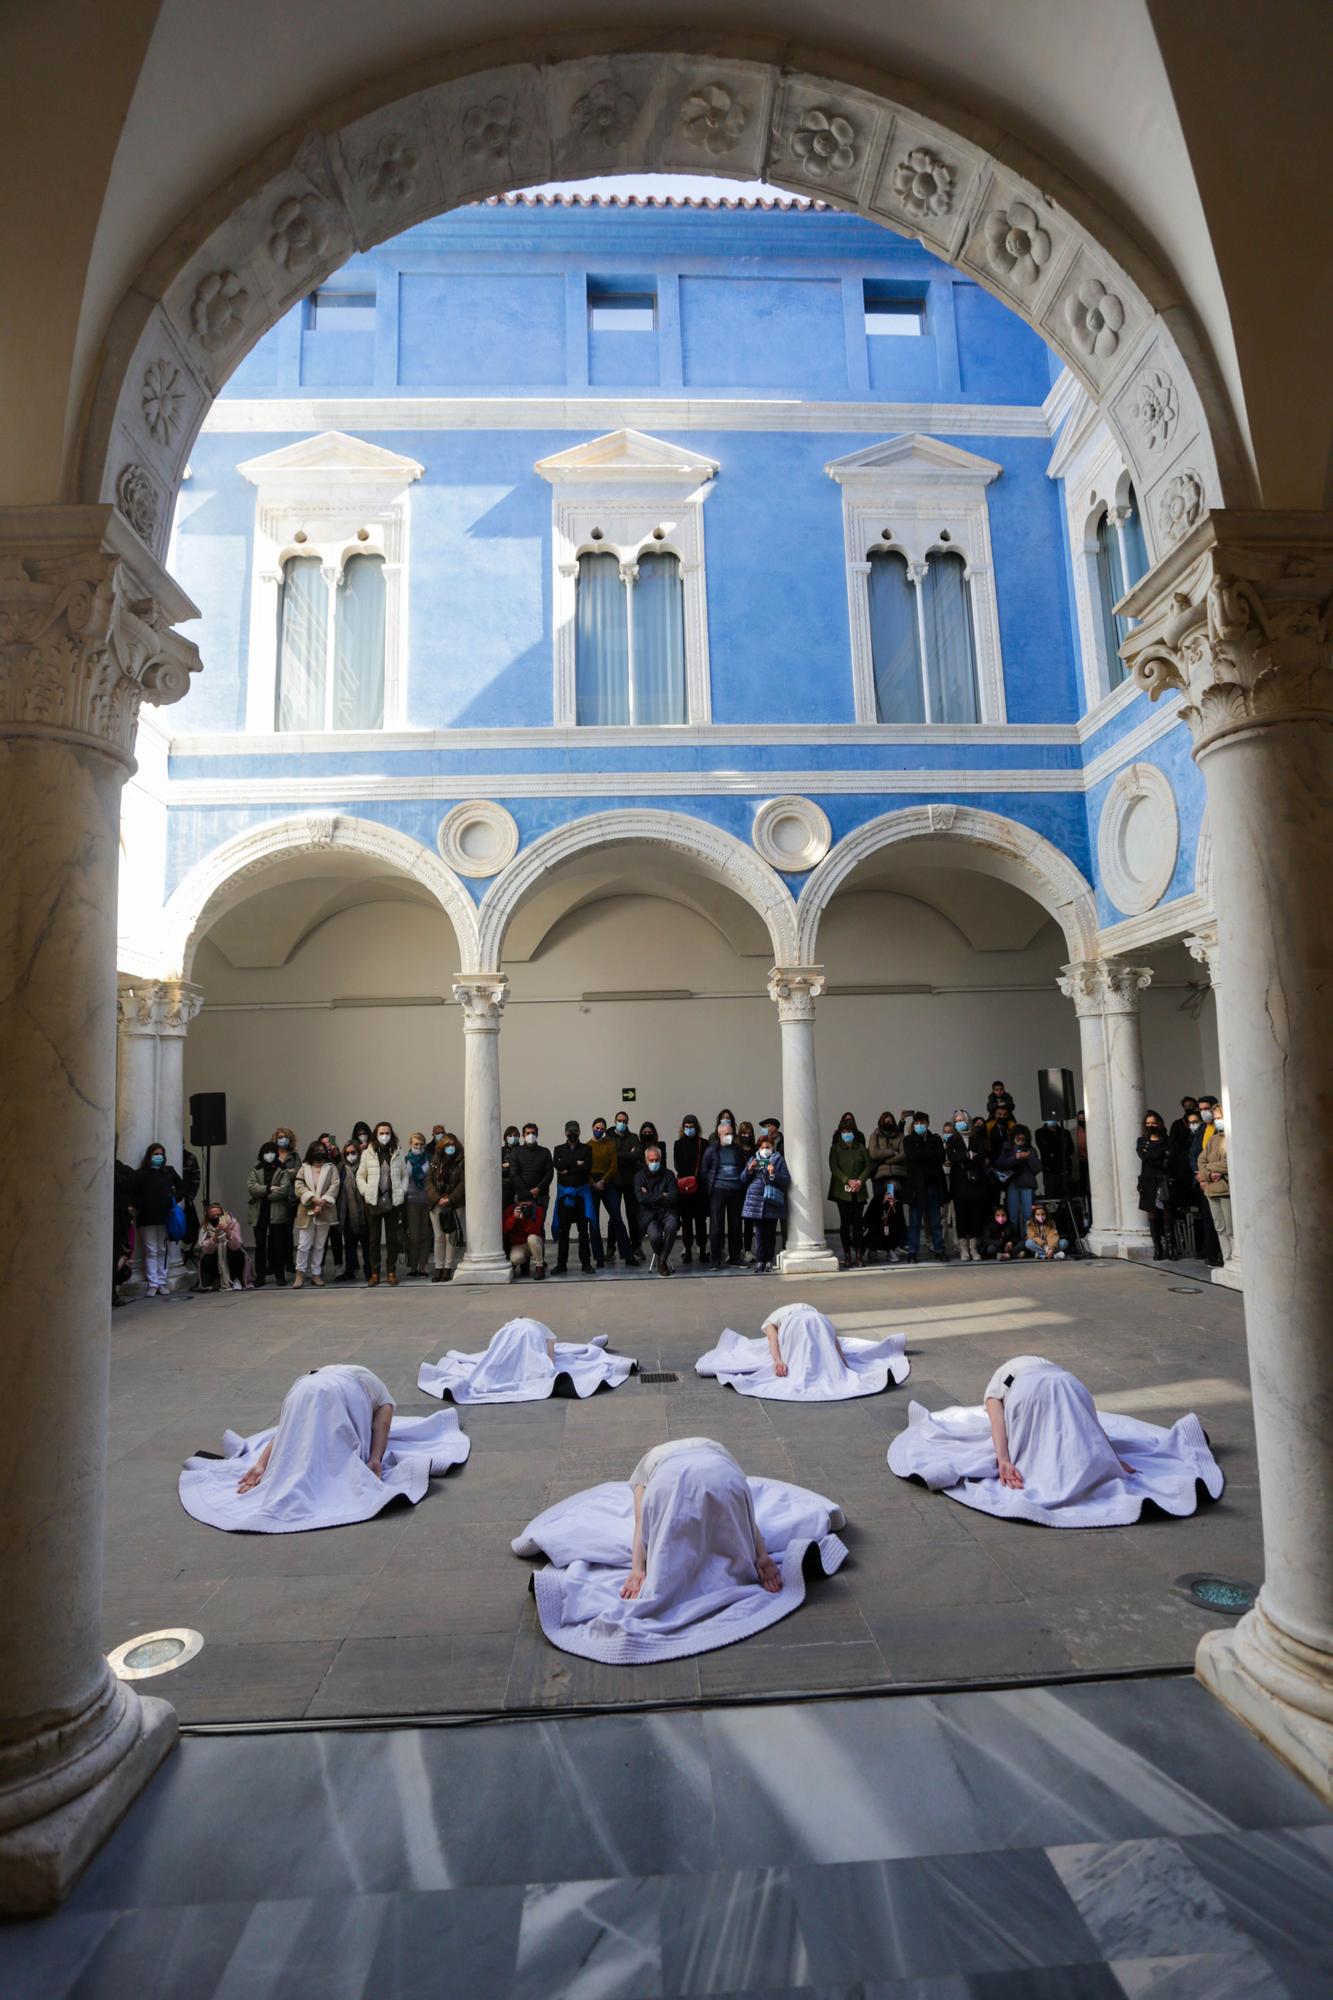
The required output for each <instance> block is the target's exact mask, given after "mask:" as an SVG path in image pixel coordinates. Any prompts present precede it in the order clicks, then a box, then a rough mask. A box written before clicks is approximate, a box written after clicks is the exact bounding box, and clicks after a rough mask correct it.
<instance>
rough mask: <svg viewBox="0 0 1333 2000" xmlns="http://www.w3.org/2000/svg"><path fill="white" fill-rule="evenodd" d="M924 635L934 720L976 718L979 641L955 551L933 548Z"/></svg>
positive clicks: (923, 607)
mask: <svg viewBox="0 0 1333 2000" xmlns="http://www.w3.org/2000/svg"><path fill="white" fill-rule="evenodd" d="M921 622H922V625H923V627H924V630H925V638H926V680H927V689H928V693H927V700H928V703H929V710H930V720H931V721H932V722H976V721H978V720H979V710H978V705H977V640H976V633H975V631H974V629H973V625H972V590H971V586H970V585H969V583H968V580H967V564H966V563H965V562H964V561H963V558H962V557H961V556H960V555H957V554H956V553H955V552H954V551H953V550H941V549H935V550H933V551H932V553H931V556H930V559H929V561H928V562H927V564H926V575H925V580H924V582H923V583H922V586H921Z"/></svg>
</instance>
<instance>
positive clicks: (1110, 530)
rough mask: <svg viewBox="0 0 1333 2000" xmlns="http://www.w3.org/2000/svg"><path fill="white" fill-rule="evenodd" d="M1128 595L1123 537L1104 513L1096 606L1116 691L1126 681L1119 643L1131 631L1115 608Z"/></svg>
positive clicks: (1099, 535)
mask: <svg viewBox="0 0 1333 2000" xmlns="http://www.w3.org/2000/svg"><path fill="white" fill-rule="evenodd" d="M1124 594H1125V577H1124V571H1123V570H1122V568H1121V566H1120V538H1119V536H1118V535H1117V533H1116V531H1115V528H1114V526H1113V525H1112V523H1111V519H1110V517H1109V515H1108V514H1107V513H1106V512H1105V511H1103V513H1102V515H1101V518H1100V519H1099V521H1098V523H1097V604H1098V609H1099V612H1100V616H1101V627H1102V645H1103V646H1104V647H1105V650H1106V673H1107V680H1108V684H1109V685H1110V686H1111V687H1113V688H1117V687H1119V686H1120V683H1121V682H1122V681H1123V680H1124V678H1125V663H1124V661H1123V660H1122V659H1121V657H1120V641H1121V640H1122V639H1123V638H1124V636H1125V634H1126V632H1128V630H1129V623H1128V620H1126V619H1123V618H1117V617H1116V615H1115V607H1116V605H1117V604H1118V603H1119V602H1120V599H1121V598H1122V597H1123V596H1124Z"/></svg>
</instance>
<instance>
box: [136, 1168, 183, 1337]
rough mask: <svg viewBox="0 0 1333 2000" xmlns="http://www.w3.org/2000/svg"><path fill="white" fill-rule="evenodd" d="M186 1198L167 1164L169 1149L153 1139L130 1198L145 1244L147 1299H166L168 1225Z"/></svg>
mask: <svg viewBox="0 0 1333 2000" xmlns="http://www.w3.org/2000/svg"><path fill="white" fill-rule="evenodd" d="M184 1194H185V1184H184V1182H183V1181H182V1180H181V1177H180V1175H179V1174H178V1173H177V1172H176V1169H175V1168H174V1167H172V1166H168V1164H167V1149H166V1147H165V1146H164V1145H163V1144H162V1141H161V1140H160V1139H154V1141H153V1143H152V1144H151V1146H149V1147H148V1148H147V1149H146V1151H145V1153H144V1156H143V1159H142V1160H141V1161H140V1163H139V1171H138V1172H137V1173H136V1174H135V1176H134V1189H133V1194H132V1197H131V1199H132V1212H133V1215H134V1224H135V1228H136V1230H137V1231H138V1234H139V1239H140V1241H141V1242H142V1244H143V1261H144V1277H145V1280H146V1285H147V1289H146V1291H145V1293H144V1296H145V1298H150V1299H152V1298H158V1299H164V1298H165V1297H166V1296H167V1222H168V1219H169V1218H170V1215H171V1211H172V1209H173V1207H174V1206H175V1204H176V1203H177V1202H178V1201H180V1200H182V1198H183V1197H184Z"/></svg>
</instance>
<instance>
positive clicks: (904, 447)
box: [824, 431, 1004, 486]
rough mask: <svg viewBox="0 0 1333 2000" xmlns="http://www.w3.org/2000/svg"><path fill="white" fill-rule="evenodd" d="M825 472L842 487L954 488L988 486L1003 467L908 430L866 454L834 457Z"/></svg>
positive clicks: (869, 447) (973, 453) (861, 452)
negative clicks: (880, 483) (874, 483)
mask: <svg viewBox="0 0 1333 2000" xmlns="http://www.w3.org/2000/svg"><path fill="white" fill-rule="evenodd" d="M824 470H825V472H826V473H827V474H828V476H829V478H830V479H836V480H837V482H838V484H839V485H840V486H844V485H849V484H855V483H857V482H858V481H860V480H866V481H869V480H871V479H876V478H891V479H892V480H893V482H894V483H895V485H904V486H907V485H912V484H916V483H919V484H921V485H929V484H933V483H935V482H937V481H940V480H947V481H950V482H952V483H953V484H954V485H957V484H959V483H960V482H961V481H967V482H968V483H969V484H972V485H977V486H989V485H990V482H991V481H992V479H997V478H998V477H999V475H1000V473H1001V472H1002V471H1003V470H1004V467H1003V466H1001V465H997V464H996V463H995V460H994V459H993V458H980V457H978V455H977V453H976V452H974V451H964V450H963V449H962V447H961V446H959V445H956V444H945V443H944V441H943V439H942V438H933V437H924V436H923V435H922V434H921V432H919V431H908V432H906V433H905V434H904V435H903V436H902V437H896V438H888V439H886V441H885V442H884V443H883V444H872V445H867V446H866V448H865V450H864V451H853V452H849V453H848V454H847V456H846V458H835V459H833V460H832V461H831V462H830V463H829V464H828V465H826V466H825V467H824Z"/></svg>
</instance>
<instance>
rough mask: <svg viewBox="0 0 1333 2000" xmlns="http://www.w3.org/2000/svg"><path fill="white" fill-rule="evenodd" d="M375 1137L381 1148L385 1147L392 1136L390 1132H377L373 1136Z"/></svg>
mask: <svg viewBox="0 0 1333 2000" xmlns="http://www.w3.org/2000/svg"><path fill="white" fill-rule="evenodd" d="M375 1137H376V1139H377V1140H378V1141H379V1143H380V1145H381V1146H387V1145H388V1143H389V1141H390V1139H391V1138H392V1137H393V1134H392V1132H377V1133H376V1134H375Z"/></svg>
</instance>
